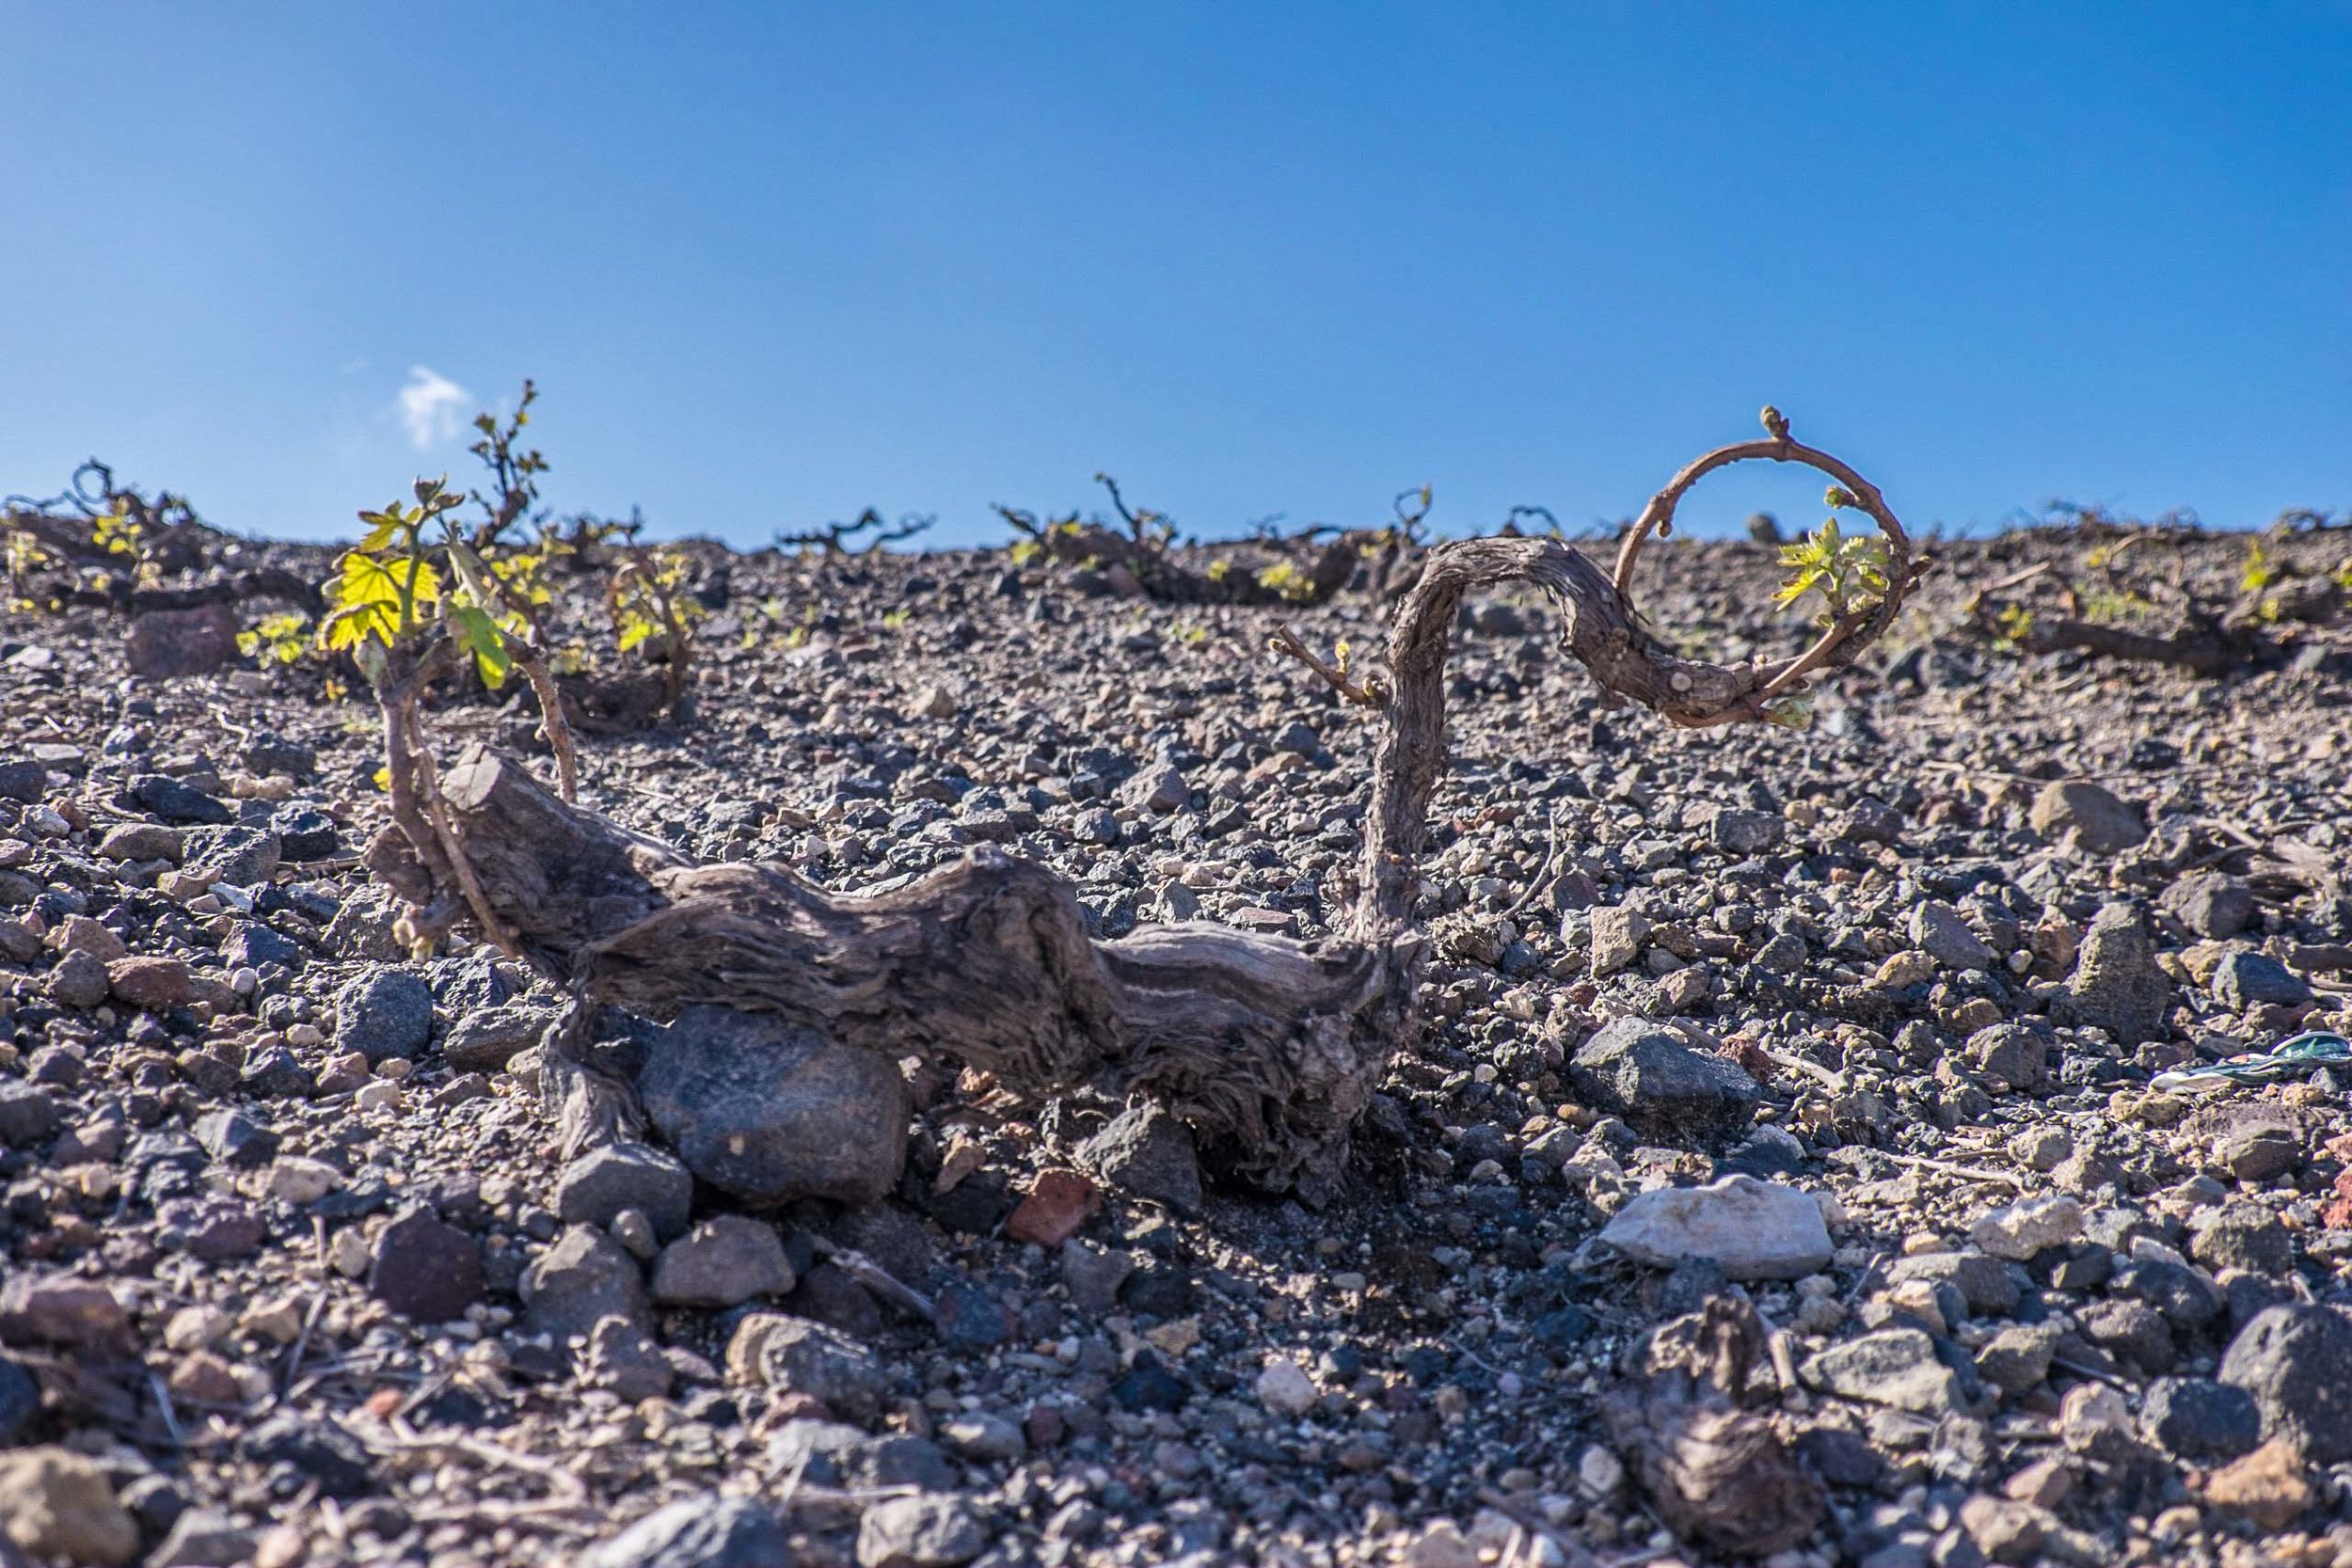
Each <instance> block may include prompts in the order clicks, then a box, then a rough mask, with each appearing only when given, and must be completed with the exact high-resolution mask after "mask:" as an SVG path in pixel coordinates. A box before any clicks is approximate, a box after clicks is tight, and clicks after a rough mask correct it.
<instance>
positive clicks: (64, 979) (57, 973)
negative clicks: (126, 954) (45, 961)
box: [44, 952, 108, 1008]
mask: <svg viewBox="0 0 2352 1568" xmlns="http://www.w3.org/2000/svg"><path fill="white" fill-rule="evenodd" d="M107 984H108V982H107V978H106V965H105V962H104V960H103V959H101V958H93V957H92V956H91V955H89V954H87V953H82V952H73V953H68V954H66V955H65V956H64V957H63V958H59V959H58V960H57V963H56V968H54V969H52V970H50V972H49V978H48V981H47V983H46V985H45V987H44V989H45V990H47V991H48V993H49V1000H50V1001H52V1002H54V1003H56V1005H57V1006H60V1007H75V1008H85V1007H95V1006H98V1005H99V1004H100V1003H102V1002H103V1001H105V1000H106V990H107Z"/></svg>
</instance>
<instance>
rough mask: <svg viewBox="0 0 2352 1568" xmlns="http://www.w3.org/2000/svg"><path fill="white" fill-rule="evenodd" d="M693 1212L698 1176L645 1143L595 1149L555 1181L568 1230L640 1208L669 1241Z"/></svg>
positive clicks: (598, 1224) (681, 1231) (606, 1223)
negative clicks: (568, 1226) (696, 1177)
mask: <svg viewBox="0 0 2352 1568" xmlns="http://www.w3.org/2000/svg"><path fill="white" fill-rule="evenodd" d="M693 1207H694V1177H693V1174H692V1173H691V1171H689V1170H688V1169H687V1168H686V1167H685V1166H684V1165H682V1164H679V1163H678V1162H677V1161H676V1160H675V1158H673V1157H672V1156H671V1155H669V1154H666V1153H664V1152H662V1151H661V1150H660V1149H658V1148H652V1147H651V1146H649V1145H646V1144H640V1143H612V1144H605V1145H603V1146H602V1147H600V1148H592V1149H590V1150H589V1151H588V1152H587V1153H585V1154H583V1155H581V1156H580V1158H578V1159H576V1160H574V1161H573V1162H572V1163H571V1164H568V1165H565V1166H564V1174H563V1175H561V1176H559V1177H558V1178H556V1182H555V1214H556V1218H558V1219H560V1220H562V1221H563V1222H564V1224H565V1225H593V1226H596V1227H598V1228H599V1229H601V1228H603V1227H607V1226H610V1225H611V1224H612V1221H613V1219H614V1217H615V1216H616V1215H618V1214H619V1213H620V1212H621V1211H622V1210H624V1209H636V1210H639V1211H641V1212H644V1215H645V1217H646V1218H647V1219H649V1220H651V1221H652V1222H653V1227H654V1233H655V1234H656V1235H657V1236H660V1237H663V1238H667V1237H672V1236H677V1235H682V1234H684V1232H685V1230H686V1227H687V1225H688V1224H689V1222H690V1221H691V1218H692V1214H693ZM787 1288H788V1287H787Z"/></svg>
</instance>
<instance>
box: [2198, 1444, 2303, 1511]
mask: <svg viewBox="0 0 2352 1568" xmlns="http://www.w3.org/2000/svg"><path fill="white" fill-rule="evenodd" d="M2318 1500H2319V1493H2318V1490H2317V1489H2316V1488H2314V1487H2313V1486H2312V1481H2311V1477H2310V1476H2309V1475H2308V1474H2307V1473H2306V1472H2305V1470H2304V1468H2303V1456H2302V1455H2301V1454H2300V1453H2298V1452H2296V1447H2295V1445H2294V1444H2293V1443H2292V1442H2290V1441H2288V1440H2287V1439H2286V1438H2283V1437H2274V1438H2272V1439H2271V1440H2270V1441H2269V1442H2267V1443H2265V1444H2264V1445H2263V1446H2262V1447H2261V1448H2259V1449H2255V1450H2254V1451H2253V1452H2252V1453H2249V1454H2248V1455H2247V1456H2246V1457H2245V1458H2243V1459H2240V1460H2236V1461H2234V1462H2233V1463H2232V1464H2229V1465H2224V1466H2222V1467H2221V1468H2220V1469H2218V1470H2216V1471H2214V1472H2213V1473H2212V1474H2211V1475H2209V1476H2207V1477H2206V1478H2205V1501H2206V1502H2208V1503H2210V1504H2212V1505H2213V1506H2214V1507H2215V1508H2217V1509H2221V1510H2222V1511H2224V1512H2225V1513H2235V1514H2237V1515H2239V1516H2240V1517H2241V1518H2244V1519H2247V1520H2249V1521H2250V1522H2251V1523H2252V1524H2253V1526H2254V1527H2255V1528H2257V1529H2262V1530H2271V1531H2276V1530H2282V1529H2284V1528H2287V1527H2288V1526H2289V1525H2291V1524H2293V1523H2294V1522H2295V1521H2296V1520H2297V1519H2299V1518H2301V1517H2302V1516H2303V1515H2304V1514H2305V1513H2309V1512H2311V1509H2312V1504H2314V1503H2315V1502H2317V1501H2318Z"/></svg>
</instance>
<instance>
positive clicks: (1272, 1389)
mask: <svg viewBox="0 0 2352 1568" xmlns="http://www.w3.org/2000/svg"><path fill="white" fill-rule="evenodd" d="M1256 1388H1257V1395H1258V1402H1259V1403H1260V1404H1263V1405H1264V1406H1265V1407H1266V1408H1267V1409H1268V1410H1271V1411H1273V1412H1274V1413H1275V1414H1276V1415H1278V1416H1287V1417H1289V1418H1293V1419H1296V1418H1298V1417H1301V1416H1304V1415H1305V1414H1307V1412H1309V1411H1310V1410H1312V1409H1313V1408H1314V1407H1315V1402H1316V1401H1318V1400H1320V1399H1321V1398H1322V1397H1323V1395H1322V1392H1321V1390H1319V1389H1317V1388H1316V1387H1315V1385H1314V1380H1313V1379H1312V1378H1311V1377H1309V1376H1308V1375H1307V1372H1306V1369H1305V1368H1303V1367H1301V1366H1299V1364H1298V1363H1297V1362H1295V1361H1294V1360H1292V1359H1291V1358H1290V1357H1289V1356H1287V1355H1278V1356H1275V1357H1273V1358H1272V1359H1270V1360H1268V1361H1267V1362H1266V1364H1265V1368H1264V1370H1262V1371H1261V1372H1259V1373H1258V1381H1257V1385H1256Z"/></svg>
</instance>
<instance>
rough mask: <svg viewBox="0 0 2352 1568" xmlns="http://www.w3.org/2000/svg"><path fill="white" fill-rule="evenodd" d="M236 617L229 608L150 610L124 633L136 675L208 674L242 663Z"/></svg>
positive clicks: (125, 649)
mask: <svg viewBox="0 0 2352 1568" xmlns="http://www.w3.org/2000/svg"><path fill="white" fill-rule="evenodd" d="M237 629H238V628H237V612H236V610H235V609H234V608H232V607H231V606H229V605H225V604H208V605H199V606H197V607H196V608H195V609H194V610H149V611H148V612H147V613H146V614H144V615H140V616H138V617H136V618H135V619H134V620H133V621H132V622H131V626H130V629H129V630H128V631H127V632H125V633H124V634H123V639H122V652H123V657H124V659H125V660H126V661H127V662H128V663H129V665H130V667H131V673H133V674H135V675H145V676H146V677H148V678H149V679H150V680H178V679H180V678H182V677H183V676H186V675H209V674H211V673H214V672H215V671H216V670H226V669H227V668H229V666H230V665H231V664H234V663H235V662H236V661H237Z"/></svg>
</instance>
